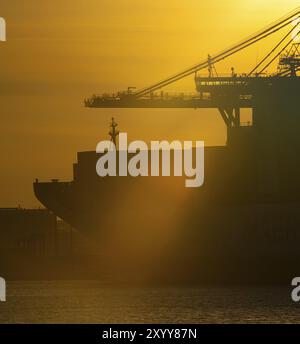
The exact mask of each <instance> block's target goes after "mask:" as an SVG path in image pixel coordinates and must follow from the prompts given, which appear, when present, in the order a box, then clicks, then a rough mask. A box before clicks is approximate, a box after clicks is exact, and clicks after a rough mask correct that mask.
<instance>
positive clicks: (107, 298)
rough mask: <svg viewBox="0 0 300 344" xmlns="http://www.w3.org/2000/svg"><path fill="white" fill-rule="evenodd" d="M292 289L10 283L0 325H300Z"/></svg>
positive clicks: (0, 308) (0, 306)
mask: <svg viewBox="0 0 300 344" xmlns="http://www.w3.org/2000/svg"><path fill="white" fill-rule="evenodd" d="M290 292H291V288H288V287H287V288H272V287H270V288H269V287H264V288H229V287H228V288H215V287H214V288H209V287H199V288H196V287H194V288H128V287H127V288H112V287H108V286H103V285H101V283H99V282H94V281H58V282H53V281H52V282H28V281H26V282H23V281H19V282H8V283H7V302H2V303H0V323H300V303H299V304H297V303H293V302H292V300H291V297H290Z"/></svg>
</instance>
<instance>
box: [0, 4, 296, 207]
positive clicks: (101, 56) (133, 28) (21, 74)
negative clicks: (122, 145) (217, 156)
mask: <svg viewBox="0 0 300 344" xmlns="http://www.w3.org/2000/svg"><path fill="white" fill-rule="evenodd" d="M0 5H1V6H0V16H1V17H4V18H5V19H6V21H7V39H8V41H7V42H5V43H2V42H0V71H1V80H0V106H1V126H0V135H1V145H0V150H1V151H0V154H1V164H0V168H1V172H0V173H1V174H0V176H1V179H0V190H1V193H0V206H3V207H5V206H16V205H18V204H21V205H22V206H24V207H30V206H37V205H39V204H38V202H37V201H36V200H35V198H34V195H33V192H32V181H33V180H34V178H36V177H38V178H40V179H42V180H46V179H50V178H60V179H62V180H69V179H71V178H72V163H73V162H75V161H76V152H77V151H84V150H94V149H95V146H96V143H97V142H98V141H99V140H100V139H103V138H107V131H108V124H109V119H110V117H111V116H112V115H114V116H115V117H116V118H117V121H118V122H119V123H120V130H123V131H127V132H128V134H129V139H130V138H131V139H137V138H139V139H143V140H150V139H169V140H171V139H181V140H184V139H190V140H196V139H198V140H202V139H204V140H205V141H206V144H209V145H212V144H223V143H224V142H225V127H224V125H223V123H222V120H221V119H220V116H219V115H218V112H217V110H201V111H200V110H197V111H195V110H182V109H181V110H180V109H177V110H174V109H172V110H151V109H150V110H149V109H148V110H142V109H141V110H139V109H136V110H119V109H115V110H100V109H94V110H93V109H85V108H84V107H83V99H84V98H85V97H86V96H89V95H90V94H93V93H102V92H105V91H117V90H122V89H125V88H127V86H137V87H142V86H145V85H148V84H151V83H152V82H155V81H157V80H160V79H162V78H164V77H165V76H168V75H169V74H173V73H174V72H177V71H180V70H181V69H184V68H185V67H187V66H189V65H193V64H194V63H196V62H197V61H198V60H201V59H203V58H205V57H206V56H207V54H208V53H210V54H213V53H214V52H216V51H218V50H221V49H223V48H225V47H226V46H229V45H231V44H233V43H235V42H236V41H239V40H241V39H243V38H244V37H245V36H248V35H250V34H251V33H253V31H256V30H258V29H260V28H262V27H264V26H266V25H267V24H269V23H270V22H272V21H274V20H276V19H277V18H279V17H281V16H283V15H284V14H286V13H287V12H289V11H291V10H293V9H294V8H295V7H296V6H297V5H299V1H295V0H281V1H278V0H272V1H256V0H253V1H237V0H226V1H225V0H224V1H213V0H212V1H201V0H185V1H179V0H172V1H171V0H170V1H169V0H165V1H157V0H139V1H134V0H114V1H111V0H52V1H37V0H26V1H24V0H22V1H21V0H1V4H0ZM272 44H274V41H270V42H267V43H266V45H263V44H262V43H260V44H259V45H258V46H256V47H255V48H253V49H250V51H248V52H245V53H242V54H240V55H239V56H238V57H236V58H234V59H232V60H230V61H225V62H224V63H222V64H221V65H218V66H217V69H218V71H219V72H226V73H229V72H230V67H231V66H235V68H236V70H237V71H238V72H247V71H249V70H250V69H251V67H252V66H253V65H255V63H256V62H257V61H258V59H259V58H260V57H262V56H263V54H264V52H266V51H267V48H268V47H270V46H271V45H272ZM173 88H174V89H176V90H180V91H193V90H194V84H193V79H192V78H189V79H187V80H185V81H184V82H181V83H179V84H178V85H175V86H174V87H173Z"/></svg>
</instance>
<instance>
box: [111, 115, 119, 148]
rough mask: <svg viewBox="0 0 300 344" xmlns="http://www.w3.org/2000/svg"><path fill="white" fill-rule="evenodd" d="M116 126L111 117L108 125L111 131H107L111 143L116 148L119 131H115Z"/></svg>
mask: <svg viewBox="0 0 300 344" xmlns="http://www.w3.org/2000/svg"><path fill="white" fill-rule="evenodd" d="M117 126H118V123H116V122H115V119H114V117H112V119H111V124H110V128H111V130H110V131H109V136H110V140H111V142H113V143H114V145H115V146H117V136H118V135H119V130H116V127H117Z"/></svg>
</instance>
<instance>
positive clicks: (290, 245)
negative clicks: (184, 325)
mask: <svg viewBox="0 0 300 344" xmlns="http://www.w3.org/2000/svg"><path fill="white" fill-rule="evenodd" d="M298 49H299V45H298V44H293V45H292V48H291V50H289V52H288V53H287V54H286V55H284V56H283V55H282V51H281V55H280V65H281V68H280V70H279V71H278V72H277V73H275V74H274V75H268V76H266V75H263V74H262V73H256V74H254V75H242V76H238V75H236V74H235V73H232V75H231V76H230V77H219V76H214V75H212V73H211V71H212V66H211V63H212V62H208V63H210V64H209V70H210V75H209V76H208V77H200V76H196V78H195V81H196V87H197V91H198V92H199V98H198V99H197V101H198V103H199V104H200V103H201V101H202V100H203V101H205V102H206V104H207V102H210V104H211V105H210V106H211V107H218V108H219V110H220V113H221V115H222V117H223V119H224V121H225V124H226V127H227V144H226V146H218V147H206V148H205V167H204V168H205V182H204V185H203V186H202V187H201V188H195V189H193V188H185V187H184V181H183V178H185V177H136V178H133V177H130V176H128V177H104V178H100V177H99V176H97V174H96V170H95V166H96V161H97V159H98V158H99V155H98V154H96V153H95V152H80V153H78V161H77V163H75V164H74V168H73V171H74V178H73V181H71V182H67V183H65V182H58V181H53V182H46V183H44V182H39V181H36V182H35V183H34V191H35V195H36V197H37V198H38V199H39V201H40V202H41V203H42V204H43V205H44V206H46V207H47V208H48V209H50V210H51V211H53V212H54V213H55V214H56V215H57V216H59V217H60V218H62V219H63V220H65V221H66V222H68V223H69V224H71V225H72V226H73V227H75V228H77V229H78V230H81V231H84V232H87V233H91V235H93V233H98V235H99V242H100V243H101V245H103V246H102V247H103V249H105V248H106V247H107V246H109V243H111V241H113V240H116V241H118V240H119V241H120V245H119V246H117V247H118V249H120V247H122V248H123V249H124V250H125V251H126V252H127V253H128V252H132V250H138V248H139V247H140V248H141V250H145V251H146V252H147V254H148V255H149V256H150V257H151V260H152V262H153V261H154V262H156V263H157V264H156V267H157V269H158V270H160V271H161V274H162V275H163V274H164V275H166V274H170V275H171V274H173V275H174V276H177V278H178V279H180V278H183V277H182V276H185V277H186V276H189V279H190V280H191V281H192V280H198V279H202V278H203V279H204V280H208V281H215V280H221V281H225V282H228V283H231V282H233V281H239V282H241V281H244V282H245V281H246V282H247V281H256V282H263V283H265V282H270V281H274V280H275V281H281V282H284V283H285V284H286V283H289V281H290V278H291V277H294V276H295V275H297V273H299V271H297V266H298V263H299V259H300V249H299V248H300V234H299V228H300V158H299V157H300V135H299V133H300V116H299V115H300V113H299V93H300V78H299V77H298V76H297V71H298V69H299V67H300V55H299V50H298ZM277 56H279V55H277ZM164 101H166V100H165V99H161V102H164ZM168 101H169V102H170V99H168ZM178 101H180V100H178V99H176V102H177V103H178ZM120 102H121V103H122V102H123V106H124V107H128V104H127V105H126V102H127V103H128V102H129V103H130V104H132V106H133V103H134V102H135V104H138V103H139V102H141V99H140V98H138V97H136V98H134V96H132V97H128V96H127V97H126V98H124V99H121V100H120V98H119V97H118V98H117V99H116V98H113V97H109V99H108V98H105V97H102V98H101V99H95V97H93V99H92V100H90V101H89V102H87V103H86V105H87V106H92V107H94V106H96V103H97V106H98V107H121V106H120ZM182 102H185V104H187V102H186V100H185V99H182ZM182 102H181V104H182ZM114 103H117V105H116V104H115V105H113V104H114ZM249 103H251V107H252V108H253V112H252V121H251V123H247V125H243V124H242V123H241V121H240V108H241V107H244V106H245V107H248V106H249ZM124 104H125V105H124ZM194 104H195V103H194V102H193V105H190V103H189V105H186V106H185V105H183V107H192V106H194ZM243 104H244V105H243ZM136 106H139V105H136ZM144 106H145V105H144V104H143V105H141V106H140V107H144ZM147 106H149V101H147ZM156 106H157V99H154V105H153V107H156ZM170 107H172V106H171V105H170ZM115 126H116V123H115V122H112V130H115ZM110 134H111V137H112V140H114V139H115V135H116V133H115V132H112V131H111V132H110ZM147 250H149V252H148V251H147ZM135 257H139V255H138V254H136V256H135ZM166 271H168V273H166ZM204 276H206V277H204ZM186 278H187V277H186Z"/></svg>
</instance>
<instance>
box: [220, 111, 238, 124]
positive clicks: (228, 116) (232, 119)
mask: <svg viewBox="0 0 300 344" xmlns="http://www.w3.org/2000/svg"><path fill="white" fill-rule="evenodd" d="M218 109H219V112H220V114H221V116H222V118H223V121H224V122H225V125H226V127H238V126H239V125H240V108H239V107H235V108H223V107H219V108H218Z"/></svg>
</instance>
